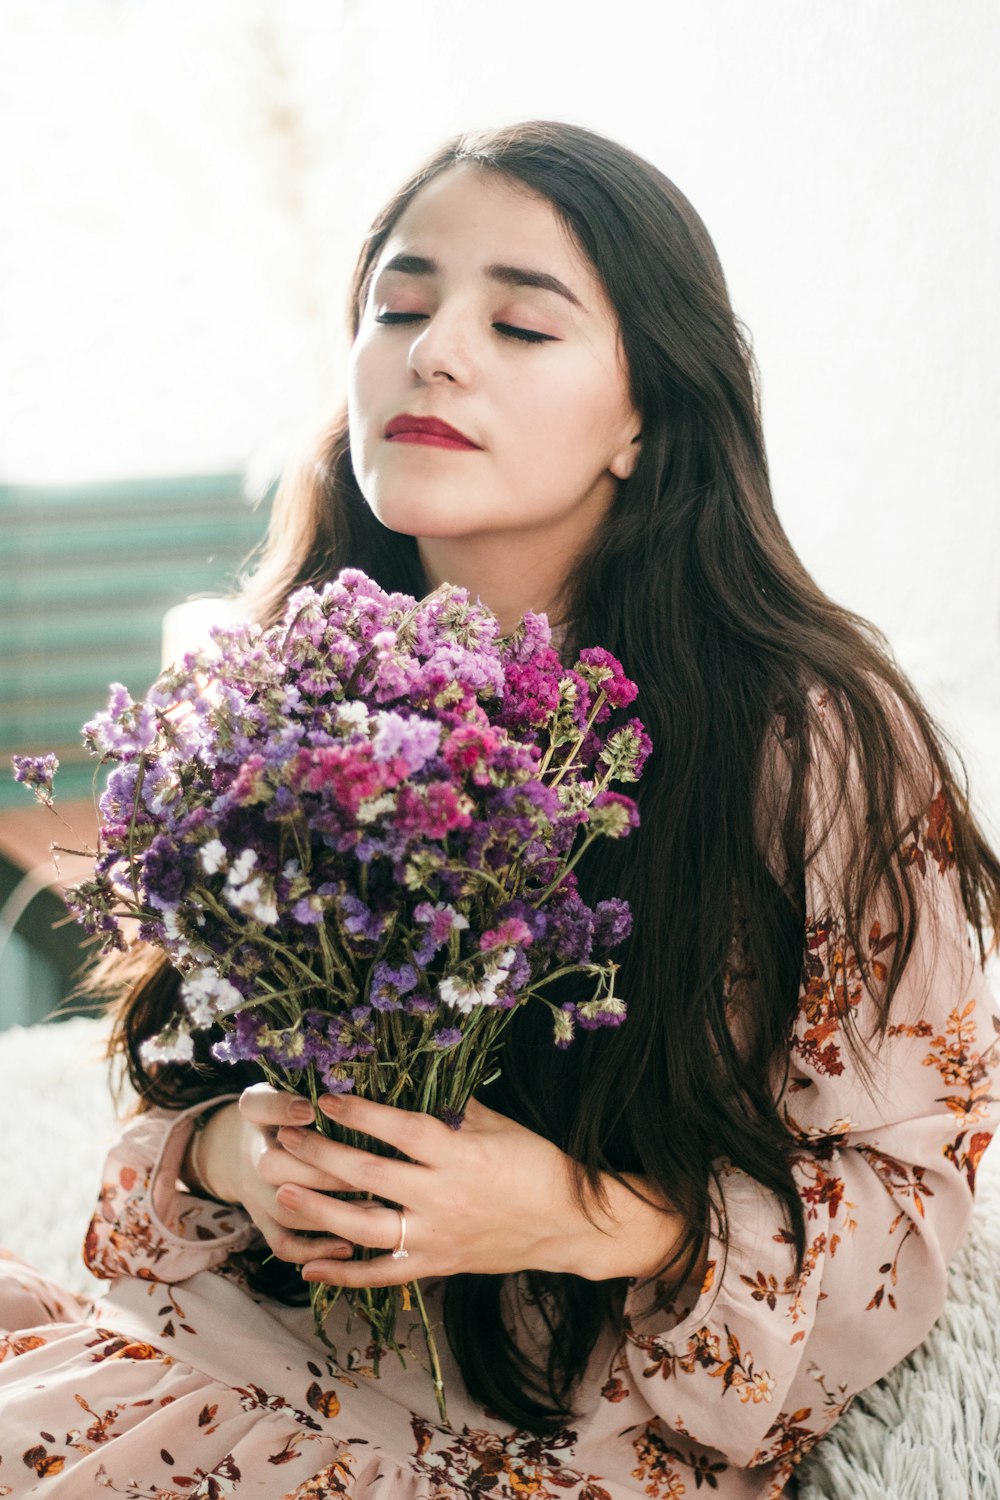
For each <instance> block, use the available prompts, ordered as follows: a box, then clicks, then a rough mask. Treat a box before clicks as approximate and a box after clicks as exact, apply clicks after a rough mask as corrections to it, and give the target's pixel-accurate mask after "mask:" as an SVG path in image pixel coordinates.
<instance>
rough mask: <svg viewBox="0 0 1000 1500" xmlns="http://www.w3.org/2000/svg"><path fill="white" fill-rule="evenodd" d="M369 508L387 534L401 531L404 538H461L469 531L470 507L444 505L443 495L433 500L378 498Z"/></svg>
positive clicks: (428, 498)
mask: <svg viewBox="0 0 1000 1500" xmlns="http://www.w3.org/2000/svg"><path fill="white" fill-rule="evenodd" d="M368 505H369V508H370V510H371V511H372V514H373V515H374V516H375V517H376V518H377V519H378V520H379V521H381V523H382V525H383V526H384V527H386V529H387V530H388V531H398V532H400V533H401V534H402V535H403V536H417V537H422V536H425V537H446V536H461V535H463V534H465V533H466V532H467V531H468V530H469V509H468V505H467V504H466V505H465V506H463V505H462V504H461V503H460V502H458V501H456V502H455V503H454V505H447V504H442V498H441V496H440V494H438V495H436V496H434V497H433V498H432V497H431V496H427V497H426V498H422V497H420V496H415V495H410V496H408V497H407V498H406V499H402V498H399V497H395V498H392V499H389V498H388V497H379V496H376V497H375V498H374V499H370V500H369V501H368Z"/></svg>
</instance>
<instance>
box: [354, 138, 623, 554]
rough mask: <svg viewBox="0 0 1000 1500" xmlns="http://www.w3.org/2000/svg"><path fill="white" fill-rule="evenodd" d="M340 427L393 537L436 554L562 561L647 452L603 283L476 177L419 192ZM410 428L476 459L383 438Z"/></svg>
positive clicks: (533, 203) (539, 203)
mask: <svg viewBox="0 0 1000 1500" xmlns="http://www.w3.org/2000/svg"><path fill="white" fill-rule="evenodd" d="M539 282H543V283H544V284H537V283H539ZM348 413H349V419H350V443H351V456H352V462H353V466H354V471H355V475H356V477H357V480H358V484H359V485H360V488H361V491H362V493H363V494H364V496H365V498H366V500H367V502H368V504H369V505H370V506H371V508H372V510H373V511H374V512H375V514H376V515H377V516H378V518H379V520H380V521H381V522H382V523H383V524H384V525H385V526H387V527H389V528H390V529H391V530H393V531H399V532H404V533H406V534H408V535H411V536H415V537H418V538H439V539H442V545H447V544H448V543H459V542H460V541H462V540H463V539H468V540H469V541H471V540H472V539H473V538H476V539H478V540H479V542H480V543H481V542H482V541H485V540H487V539H490V540H494V539H495V540H497V541H503V542H504V543H506V544H517V543H521V544H522V546H521V548H520V550H521V551H522V552H523V551H524V547H523V544H524V543H525V542H527V543H529V544H530V546H531V547H538V548H543V547H545V546H546V545H549V546H551V547H554V548H555V549H556V552H557V553H558V555H559V556H561V557H564V558H565V559H566V560H567V562H570V561H571V560H572V558H573V556H575V555H577V553H578V552H579V551H580V549H581V548H582V547H583V546H585V544H586V542H587V540H588V539H589V537H590V535H591V534H592V533H593V531H594V530H595V529H596V528H597V526H599V524H600V522H601V520H602V518H603V516H604V515H605V513H606V512H607V510H608V508H609V506H610V505H611V503H612V501H613V499H614V495H615V491H616V489H617V485H618V481H619V480H620V479H623V478H626V477H627V476H628V475H629V474H630V473H631V471H632V468H633V467H634V464H635V461H636V459H637V457H638V452H639V448H638V444H637V443H634V442H633V439H634V438H635V437H636V436H637V435H638V433H639V428H640V420H639V415H638V413H637V412H636V411H635V410H634V408H633V407H632V403H631V399H630V396H629V388H628V375H627V371H626V369H625V363H624V356H623V355H622V353H621V350H620V340H619V332H618V324H617V319H616V317H615V314H614V311H613V309H612V307H611V306H610V304H609V302H608V298H607V294H606V293H605V291H604V288H603V286H602V284H601V282H600V280H599V279H598V277H597V274H596V272H595V271H594V270H593V268H592V267H591V265H590V264H589V262H588V261H587V260H586V258H585V257H584V255H583V253H582V251H580V250H579V249H578V248H577V246H576V244H575V241H574V240H573V238H572V237H571V235H570V233H569V231H568V230H567V229H566V228H565V227H564V225H563V223H562V221H561V220H560V219H559V217H558V216H557V214H556V212H555V210H554V209H553V208H552V206H551V205H550V204H549V202H548V200H547V199H545V198H542V197H540V196H538V195H537V194H535V193H533V192H531V191H530V190H528V189H522V188H521V187H520V185H514V184H512V183H511V182H510V180H509V179H507V178H503V177H498V176H496V175H493V174H491V173H489V172H485V171H483V170H481V169H477V168H475V167H474V166H472V165H470V164H467V163H462V164H459V165H457V166H455V167H451V168H449V169H447V170H446V171H445V172H443V173H441V174H440V175H439V176H438V177H436V178H434V179H433V180H432V181H430V182H429V183H427V184H425V186H424V187H423V188H421V189H420V191H419V192H418V193H417V195H416V196H415V198H414V199H413V200H412V201H411V203H410V204H409V206H408V207H407V209H406V210H405V212H404V213H403V214H402V216H401V217H400V219H399V220H398V221H397V223H396V225H395V228H394V229H393V231H392V233H391V234H390V236H389V238H388V240H387V241H386V243H385V245H384V246H383V248H382V252H381V254H380V256H379V258H378V261H377V263H376V265H375V267H374V270H373V274H372V278H371V282H370V287H369V292H368V298H367V302H366V305H365V307H364V311H363V317H362V321H361V326H360V329H359V332H358V336H357V338H356V340H355V342H354V345H353V347H352V350H351V355H350V365H349V388H348ZM404 414H406V415H409V416H411V417H418V418H420V417H423V418H437V419H439V420H440V421H441V422H445V423H448V424H449V425H450V426H451V427H453V428H455V429H457V431H458V432H459V433H460V434H462V435H463V436H464V437H465V438H467V439H469V440H470V441H471V443H472V444H474V445H475V446H474V447H473V446H461V445H454V444H453V445H451V446H443V445H441V444H440V443H434V442H429V441H428V440H427V437H426V434H425V435H424V438H423V440H422V441H421V440H420V435H419V434H418V435H417V437H416V438H414V435H413V433H412V432H411V433H409V434H406V433H405V432H403V431H400V432H398V433H396V434H395V435H393V434H392V432H391V431H390V433H389V435H387V430H386V429H387V427H388V426H389V424H390V423H392V422H393V419H395V418H399V417H400V416H401V415H404ZM422 550H423V549H422ZM518 550H519V549H518V548H517V546H516V545H515V546H514V551H513V552H508V554H507V555H509V556H511V558H512V560H513V558H514V556H515V555H516V552H517V551H518Z"/></svg>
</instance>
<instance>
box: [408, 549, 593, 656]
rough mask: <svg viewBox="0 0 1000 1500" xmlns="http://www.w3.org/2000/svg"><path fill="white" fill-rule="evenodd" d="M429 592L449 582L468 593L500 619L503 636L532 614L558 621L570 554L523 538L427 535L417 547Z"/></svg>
mask: <svg viewBox="0 0 1000 1500" xmlns="http://www.w3.org/2000/svg"><path fill="white" fill-rule="evenodd" d="M417 547H418V551H419V554H420V561H421V564H422V565H423V570H424V574H425V576H426V579H427V586H428V588H436V587H437V586H438V584H441V583H451V584H454V585H455V586H456V587H458V588H464V589H468V591H469V595H470V597H471V598H473V599H478V600H479V601H480V602H481V603H482V604H485V605H486V607H487V609H490V610H492V611H493V613H494V614H495V615H496V617H497V619H498V620H499V621H500V628H501V631H502V632H503V633H504V634H505V635H506V634H508V633H509V632H510V631H512V630H513V629H514V628H515V626H516V625H517V624H518V623H519V622H520V620H521V618H522V616H523V615H524V614H525V613H526V612H527V611H528V610H531V611H532V612H533V613H535V614H542V613H544V614H546V615H548V617H549V623H550V624H551V625H553V626H554V625H557V624H559V622H560V616H561V611H562V597H561V596H562V594H563V590H564V587H565V583H566V579H567V577H568V575H569V572H570V569H571V568H572V566H573V563H574V562H575V560H576V559H575V558H574V557H573V556H572V555H566V554H565V553H564V554H562V555H560V554H558V553H553V552H551V551H549V549H548V548H547V547H545V546H544V545H543V546H539V543H538V541H537V540H536V541H535V542H534V543H533V544H531V543H529V542H526V541H525V539H524V538H523V537H520V536H518V537H516V538H512V537H508V536H499V535H491V536H484V537H460V538H452V537H429V538H423V537H422V538H420V539H419V540H418V543H417Z"/></svg>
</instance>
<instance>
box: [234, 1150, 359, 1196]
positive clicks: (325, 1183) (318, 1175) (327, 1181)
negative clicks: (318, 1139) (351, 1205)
mask: <svg viewBox="0 0 1000 1500" xmlns="http://www.w3.org/2000/svg"><path fill="white" fill-rule="evenodd" d="M256 1167H257V1175H258V1177H260V1179H261V1181H262V1182H266V1183H267V1185H268V1187H274V1188H277V1187H280V1186H281V1184H282V1183H283V1182H291V1183H295V1184H296V1185H297V1186H298V1187H307V1188H315V1189H316V1191H317V1192H319V1193H352V1192H354V1191H356V1190H355V1189H354V1188H353V1187H352V1186H351V1184H350V1183H349V1182H345V1181H344V1180H343V1178H340V1177H332V1176H331V1175H330V1173H329V1172H323V1171H321V1170H320V1169H319V1167H313V1166H310V1164H309V1163H308V1162H307V1161H303V1160H301V1159H300V1158H299V1157H297V1156H293V1155H292V1153H291V1152H290V1151H286V1150H285V1148H284V1146H282V1145H281V1144H280V1143H277V1142H276V1143H275V1144H274V1145H273V1146H268V1147H267V1148H266V1149H265V1150H263V1151H262V1152H261V1153H260V1156H259V1157H258V1158H257V1161H256Z"/></svg>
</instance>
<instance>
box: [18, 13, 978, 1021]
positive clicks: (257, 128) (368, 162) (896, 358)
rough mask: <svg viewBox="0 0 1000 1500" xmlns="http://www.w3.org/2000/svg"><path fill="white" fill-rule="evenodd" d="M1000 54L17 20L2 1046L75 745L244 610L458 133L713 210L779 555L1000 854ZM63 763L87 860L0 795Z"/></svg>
mask: <svg viewBox="0 0 1000 1500" xmlns="http://www.w3.org/2000/svg"><path fill="white" fill-rule="evenodd" d="M998 45H1000V6H997V4H996V3H995V0H957V3H956V4H953V5H951V6H948V7H944V6H941V5H939V4H937V3H936V0H839V3H838V4H837V5H835V6H823V7H820V6H819V5H803V4H802V3H801V0H765V3H762V4H749V3H747V0H699V4H698V5H697V6H693V5H690V4H681V3H674V0H667V3H636V0H618V3H617V4H615V5H613V6H608V5H596V4H592V3H589V0H573V3H570V0H554V3H544V0H532V3H525V0H507V3H506V4H505V5H504V6H503V7H502V8H499V9H498V8H496V7H487V6H478V5H474V4H469V3H468V0H423V3H421V4H420V5H418V6H414V5H412V4H403V3H399V0H380V3H372V0H369V3H366V0H42V3H40V0H0V142H2V143H3V144H2V146H0V201H2V204H3V216H2V217H3V228H2V230H0V549H2V556H0V752H2V759H3V771H2V775H0V1027H3V1026H11V1025H13V1024H15V1023H19V1022H20V1023H24V1022H28V1021H33V1020H38V1019H41V1018H43V1017H44V1016H46V1015H47V1014H49V1013H50V1012H51V1010H52V1008H53V1006H54V1005H56V1004H57V1003H58V1001H59V999H60V997H61V996H62V995H64V994H65V992H66V989H67V988H68V985H69V982H70V977H71V975H72V973H73V971H74V969H75V968H76V966H77V964H78V963H79V957H80V955H79V949H78V945H77V941H76V938H75V936H74V932H73V929H72V928H71V927H70V926H68V925H67V924H66V923H65V921H62V920H61V907H60V904H59V901H58V897H57V894H56V891H55V889H54V887H53V883H52V882H53V867H52V862H51V857H50V855H49V852H48V845H49V841H50V840H51V839H56V840H57V841H59V842H63V843H68V844H72V843H73V842H74V839H77V840H78V839H79V838H85V837H87V836H88V835H89V832H90V824H91V819H92V813H91V811H90V803H89V788H90V781H91V769H90V765H89V764H88V763H87V762H86V760H85V757H84V756H83V753H82V751H81V750H79V748H78V745H79V741H78V728H79V725H80V724H81V723H82V722H83V720H85V719H86V718H88V717H89V716H90V715H91V714H92V713H93V712H94V711H95V710H96V709H97V708H99V707H101V706H102V705H103V702H104V698H105V690H106V685H107V683H108V682H109V681H110V680H111V679H113V678H115V679H119V680H121V681H124V682H125V683H127V685H128V686H129V687H130V688H132V689H133V691H135V692H141V691H142V690H143V689H144V688H145V686H146V685H147V684H148V682H149V681H150V680H151V678H152V677H153V676H154V675H155V673H156V671H157V668H158V665H159V660H160V655H161V650H162V634H163V618H164V615H165V612H166V611H167V610H168V609H170V608H171V607H172V606H176V605H178V604H181V603H182V602H183V601H185V600H191V599H198V598H201V599H205V598H209V599H210V598H212V597H218V596H221V595H224V594H225V593H226V592H227V591H229V590H230V589H231V588H232V587H233V584H234V581H235V579H236V576H237V574H238V571H239V568H240V565H241V561H242V560H243V559H244V558H245V557H246V555H247V553H248V551H249V549H250V548H252V546H253V545H254V544H255V542H256V541H257V540H259V538H260V536H261V534H262V532H263V530H264V527H265V525H266V519H267V507H268V500H269V496H270V494H271V493H272V492H273V486H274V482H275V479H276V477H277V475H278V474H279V473H280V471H281V469H282V466H283V465H284V464H285V463H286V462H287V461H288V460H289V458H290V457H291V456H292V455H293V453H294V452H295V450H296V448H297V446H298V445H299V444H300V442H301V441H303V440H304V439H305V437H306V436H307V435H308V434H309V433H310V432H311V431H312V430H313V429H314V428H315V427H316V426H317V425H318V423H319V422H320V421H321V419H322V418H323V416H324V415H325V414H326V413H327V412H328V411H329V410H330V408H331V407H332V406H333V405H334V404H338V403H339V402H340V401H341V400H342V397H343V378H344V365H345V355H346V341H345V336H344V332H343V321H344V306H345V300H346V291H347V282H348V278H349V275H350V271H351V267H352V265H353V262H354V258H355V256H356V253H357V250H358V247H359V244H360V241H361V238H362V236H363V235H364V233H365V231H366V229H367V226H368V224H369V222H370V220H371V218H372V216H373V215H374V213H375V212H376V211H377V209H378V208H379V207H380V205H381V203H382V201H383V200H384V198H385V197H386V196H387V194H388V193H389V192H391V191H392V189H393V188H394V187H395V186H396V185H397V183H398V182H399V181H400V180H401V178H402V177H403V176H404V175H405V174H406V173H407V172H408V171H409V170H410V168H411V167H413V166H414V165H415V164H416V163H417V162H418V161H419V160H420V159H421V158H422V157H423V156H424V155H425V154H426V153H427V152H428V151H429V150H431V149H432V148H434V147H435V146H436V145H438V144H439V142H440V141H441V140H442V139H443V138H445V137H446V136H449V135H451V134H453V133H455V132H457V131H460V130H463V129H467V128H469V127H472V126H478V125H491V124H501V123H505V122H509V121H512V120H516V119H526V118H533V117H547V118H557V119H565V120H572V121H575V122H577V123H580V124H583V125H587V126H589V127H591V128H594V129H596V130H599V131H602V132H604V133H606V134H608V135H611V136H614V137H616V138H618V139H620V140H622V141H623V142H625V143H626V144H628V145H629V146H631V147H633V148H634V149H636V150H638V151H639V152H641V153H642V154H644V155H645V156H647V157H649V158H651V159H652V160H653V161H655V162H656V163H657V165H658V166H660V167H661V168H662V169H663V170H664V171H665V172H666V173H667V174H668V175H669V176H671V177H672V178H674V180H675V181H676V182H677V183H678V185H679V186H680V187H681V188H682V189H683V191H684V192H685V193H686V194H687V195H688V196H689V197H690V198H691V200H692V201H693V203H694V204H695V206H696V208H697V209H698V210H699V212H700V213H701V214H702V216H703V217H704V219H705V221H706V223H707V225H708V228H709V230H710V232H711V233H712V235H713V237H714V239H715V241H716V244H717V247H718V249H719V253H720V256H721V259H722V263H723V266H724V267H725V269H726V273H727V276H728V279H729V284H730V289H731V292H732V296H733V301H734V303H735V306H736V309H737V311H738V313H739V314H740V316H741V317H742V319H743V320H744V322H745V323H746V324H747V325H748V327H749V329H750V332H751V334H752V338H753V344H754V349H755V352H756V356H757V359H758V362H759V365H760V370H761V377H762V390H763V405H764V423H765V432H766V434H767V439H768V449H769V455H770V460H771V465H772V472H773V480H774V488H775V495H776V500H777V504H778V508H779V511H780V513H781V516H782V519H783V521H784V524H785V526H786V528H787V530H788V531H789V533H790V535H791V537H792V540H793V542H794V544H795V546H796V547H797V548H798V550H799V552H800V553H801V555H802V557H803V558H804V560H805V561H806V563H807V565H808V566H809V567H810V568H811V570H812V571H813V573H814V574H815V575H816V577H817V578H818V579H819V581H820V582H821V584H822V585H823V586H824V587H825V588H826V589H827V590H828V591H829V592H830V593H831V594H832V595H833V596H834V597H835V598H837V599H838V600H839V601H841V602H843V603H846V604H848V605H850V606H852V607H853V608H855V609H856V610H858V611H859V612H860V613H861V614H863V615H865V616H866V617H868V618H869V619H872V620H874V621H875V622H876V623H877V624H878V625H879V626H881V627H882V628H883V629H884V630H885V631H886V632H887V633H888V636H889V638H890V640H891V642H892V644H893V646H894V648H895V651H896V653H897V656H898V658H899V660H900V661H901V663H902V665H903V666H904V667H905V668H906V670H907V671H909V672H910V674H911V675H912V677H913V678H914V680H915V681H916V683H917V685H918V687H919V688H920V689H921V690H922V691H923V692H924V694H925V696H926V697H927V699H928V700H929V702H930V703H931V706H932V707H933V708H934V709H935V710H936V711H937V713H938V716H939V719H940V722H941V723H942V725H943V727H944V728H945V729H946V730H947V731H948V732H950V734H951V735H952V737H953V739H954V741H955V743H956V744H957V746H958V747H959V749H960V750H961V751H962V753H963V754H964V756H965V758H966V762H967V765H968V768H969V772H970V777H971V782H972V789H973V796H974V801H975V803H976V805H977V807H978V809H979V811H980V812H981V813H982V815H983V816H984V817H985V818H986V821H987V823H988V824H989V825H990V827H991V829H992V831H993V833H994V834H995V835H1000V754H998V751H997V748H996V747H997V744H998V742H1000V496H998V486H997V475H998V473H1000V428H998V422H997V412H998V409H1000V366H998V357H997V350H998V348H1000V297H998V293H997V269H996V268H997V265H998V264H1000V194H998V193H997V192H996V183H997V181H998V180H1000V160H998V158H1000V91H998V90H997V89H996V73H995V59H996V57H997V55H998ZM202 608H203V610H204V609H205V608H207V609H208V611H209V613H211V609H212V606H211V605H208V606H203V607H202ZM174 620H175V624H176V628H177V630H179V631H180V633H181V635H183V634H184V632H185V631H189V630H190V631H194V630H198V629H202V628H203V626H204V615H203V614H202V615H196V614H195V613H193V612H192V611H190V610H188V611H187V612H185V613H182V615H181V617H180V621H179V622H178V620H177V617H176V616H175V617H174ZM47 749H56V750H57V751H58V753H59V754H60V757H61V759H62V760H63V761H64V763H65V767H66V769H65V771H64V772H63V773H61V775H60V778H59V781H61V782H62V786H63V789H62V794H61V798H60V803H61V804H64V812H65V816H66V818H67V820H68V822H69V823H70V824H71V825H72V827H73V829H74V830H75V833H74V834H73V835H71V834H70V833H69V832H68V831H67V830H66V829H65V828H60V827H59V826H58V825H56V824H55V822H54V820H53V819H52V815H51V814H47V813H46V812H45V811H44V810H43V809H40V808H36V807H35V806H34V805H33V803H32V802H31V799H30V797H29V796H28V794H27V793H26V792H25V791H24V789H23V788H21V787H17V786H15V785H14V784H13V782H12V779H11V776H10V772H9V760H8V757H9V754H10V753H11V751H13V750H18V751H32V752H35V753H38V752H40V751H43V750H47ZM57 787H58V782H57ZM61 868H62V874H63V877H64V878H67V877H69V876H71V875H73V874H74V873H77V868H76V866H75V865H74V862H73V860H72V859H70V858H67V857H63V859H62V861H61Z"/></svg>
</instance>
